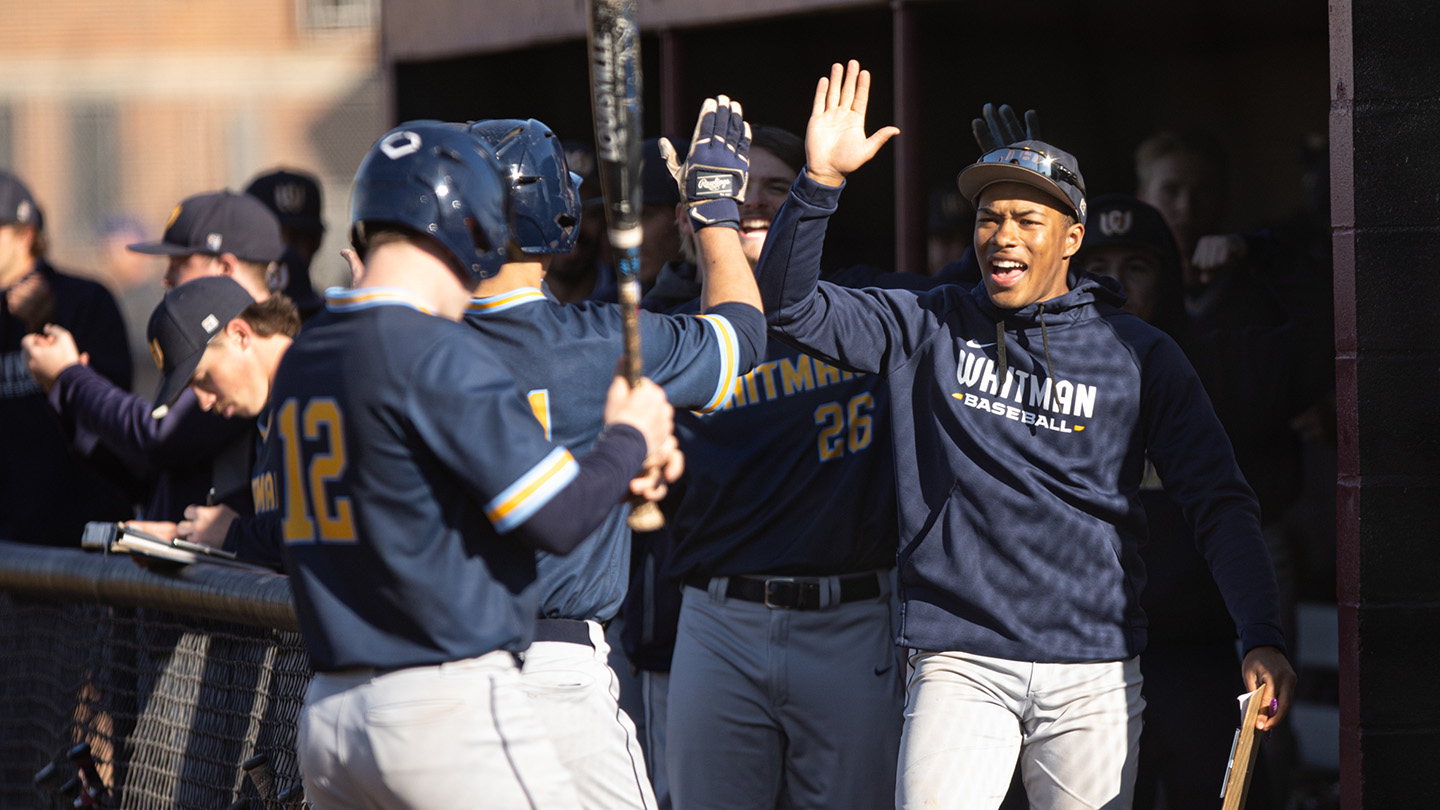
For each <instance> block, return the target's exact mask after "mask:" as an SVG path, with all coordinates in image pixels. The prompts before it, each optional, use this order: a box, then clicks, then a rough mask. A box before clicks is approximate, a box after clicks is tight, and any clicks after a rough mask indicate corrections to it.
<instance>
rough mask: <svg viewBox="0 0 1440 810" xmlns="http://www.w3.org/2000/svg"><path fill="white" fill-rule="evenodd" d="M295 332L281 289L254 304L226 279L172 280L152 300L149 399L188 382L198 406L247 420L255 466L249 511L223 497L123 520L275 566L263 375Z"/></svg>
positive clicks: (272, 465) (273, 485) (276, 532)
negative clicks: (168, 515) (155, 379)
mask: <svg viewBox="0 0 1440 810" xmlns="http://www.w3.org/2000/svg"><path fill="white" fill-rule="evenodd" d="M299 331H300V312H299V310H298V308H297V307H296V306H295V304H294V303H292V302H291V301H290V299H289V297H287V296H286V295H285V294H284V293H275V294H274V295H271V296H270V297H269V298H267V299H265V300H264V301H260V302H257V301H255V300H254V299H253V298H251V297H250V294H249V293H247V292H246V291H245V289H244V288H243V287H241V286H240V285H239V284H237V283H235V282H234V281H233V280H231V279H229V278H226V277H224V276H207V277H205V278H198V279H195V280H194V281H191V282H187V283H185V284H182V285H180V286H179V287H176V288H175V289H174V290H171V291H170V293H169V294H167V295H166V296H165V298H164V299H163V300H162V301H161V302H160V305H159V306H157V307H156V308H155V312H154V313H153V314H152V315H151V317H150V322H149V327H148V329H147V335H148V339H149V341H150V344H151V345H152V346H154V347H155V349H156V355H157V358H158V359H159V360H160V362H161V371H162V372H163V375H164V376H163V377H162V380H161V385H160V391H159V394H158V395H157V396H156V399H155V402H156V404H157V405H168V404H171V403H173V402H174V401H175V400H176V399H177V398H178V397H179V396H180V394H181V392H182V391H184V390H185V389H186V388H188V389H189V390H191V391H193V392H194V396H195V398H196V400H197V401H198V404H199V406H200V407H201V408H202V409H203V410H206V411H212V412H215V413H219V414H221V415H222V416H224V417H226V418H227V419H246V420H249V419H253V420H255V423H256V425H257V427H258V430H257V433H256V448H255V459H256V460H255V464H254V469H253V470H252V472H251V476H250V506H251V509H252V510H253V512H254V514H253V516H251V515H249V514H248V513H247V514H245V515H242V514H240V513H239V512H237V511H236V510H234V509H232V508H231V507H229V506H226V505H224V504H220V505H204V506H201V505H198V504H194V505H191V506H188V507H186V509H185V520H183V521H180V522H179V523H174V522H169V521H139V520H136V521H130V522H129V523H128V524H127V525H131V526H134V527H135V528H137V529H140V530H141V531H144V532H148V533H150V534H153V535H155V536H157V537H165V538H170V537H181V538H184V539H186V540H189V541H190V542H192V543H199V544H201V545H206V546H210V547H212V548H219V549H223V550H226V551H231V552H234V553H235V554H236V555H237V556H238V558H239V559H241V560H244V561H246V562H252V563H258V564H261V565H268V566H270V567H272V568H279V567H280V566H281V561H280V545H281V543H280V508H279V504H280V499H281V497H282V496H283V492H282V491H281V489H280V487H279V484H280V483H281V482H282V481H283V479H282V478H281V476H282V475H283V473H284V470H283V466H282V463H281V462H282V461H283V458H282V450H283V448H281V447H280V443H279V442H278V441H277V442H275V443H273V444H272V443H270V442H269V437H270V436H271V435H276V436H277V437H278V433H275V432H274V431H272V430H271V420H270V416H271V414H270V407H269V402H270V381H271V380H272V379H274V377H275V372H276V370H277V369H278V368H279V366H280V360H281V358H283V357H284V356H285V352H286V350H288V349H289V348H290V345H291V343H292V342H293V341H294V338H295V335H296V334H298V333H299Z"/></svg>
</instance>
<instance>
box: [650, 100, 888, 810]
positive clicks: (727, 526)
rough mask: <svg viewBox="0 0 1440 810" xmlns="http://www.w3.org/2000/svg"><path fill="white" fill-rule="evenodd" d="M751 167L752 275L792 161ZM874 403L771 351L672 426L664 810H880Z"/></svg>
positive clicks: (768, 149) (784, 141)
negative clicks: (723, 400) (682, 459)
mask: <svg viewBox="0 0 1440 810" xmlns="http://www.w3.org/2000/svg"><path fill="white" fill-rule="evenodd" d="M762 136H763V137H762ZM750 154H751V183H750V187H749V189H748V190H747V195H746V199H745V204H744V206H742V208H741V211H740V214H741V223H742V226H744V227H745V229H746V236H747V238H746V246H745V247H746V250H745V252H746V256H747V258H749V259H750V260H751V261H756V260H758V259H759V257H760V255H761V249H762V246H763V245H764V243H765V235H766V230H767V229H768V227H769V226H770V220H771V217H772V216H774V214H775V213H776V211H777V210H778V209H779V207H780V205H781V204H782V203H783V202H784V200H785V196H786V192H787V191H788V189H789V185H790V183H791V182H792V181H793V180H794V178H795V175H796V172H798V171H799V170H800V168H801V166H802V165H803V163H804V152H803V146H802V143H801V141H800V139H799V138H798V137H796V136H794V135H792V134H790V133H787V132H784V131H783V130H776V129H773V128H757V129H756V134H755V140H754V143H753V145H752V149H751V153H750ZM702 234H703V232H702ZM677 272H678V271H677ZM831 277H832V278H836V279H843V280H844V281H845V282H847V283H853V284H857V285H860V284H870V283H879V282H881V281H883V279H881V278H879V277H877V276H876V275H875V274H874V272H873V271H867V270H865V269H863V268H856V269H852V270H850V271H844V272H842V273H837V274H834V275H832V276H831ZM657 289H659V288H658V287H657ZM691 306H693V304H692V305H691ZM889 396H890V394H889V392H888V390H887V388H886V387H885V385H884V383H883V381H882V380H880V378H878V377H876V376H875V375H865V374H852V373H850V372H848V371H844V370H842V369H840V368H838V367H836V366H834V365H833V364H830V363H826V362H822V361H820V360H818V359H815V358H812V357H810V356H808V355H805V354H802V353H800V352H798V351H796V350H795V349H793V348H791V347H789V346H785V345H783V344H781V343H779V342H777V341H770V342H769V343H768V345H767V347H766V353H765V357H764V360H763V361H762V362H761V363H760V365H759V366H757V367H756V369H755V370H754V371H753V372H751V373H750V374H748V375H746V376H745V377H744V378H743V379H742V380H741V381H740V382H739V383H738V384H737V385H736V387H735V393H734V395H733V396H732V398H731V400H730V402H729V403H728V404H727V405H726V406H725V407H724V408H723V409H722V410H720V411H717V412H714V413H710V414H702V415H686V414H680V415H677V417H676V433H677V435H678V436H679V437H680V440H681V444H682V447H683V448H688V449H686V458H687V460H691V463H690V464H689V473H688V475H687V478H686V481H685V482H684V493H683V495H682V496H681V500H680V502H679V505H678V507H677V509H676V512H675V514H674V517H673V520H672V521H671V528H672V530H673V533H674V539H675V547H674V549H673V551H672V552H671V555H670V556H669V558H668V560H662V561H661V562H662V564H668V567H669V571H670V573H671V575H672V576H673V577H675V578H677V579H680V580H682V581H683V583H684V588H683V596H682V602H681V607H680V613H679V627H678V630H677V634H676V640H675V647H674V653H673V656H672V658H671V661H670V667H669V684H668V693H667V694H665V701H666V704H667V705H668V717H667V718H666V725H665V738H664V744H665V749H666V750H665V754H666V766H667V771H666V774H665V775H666V778H667V780H668V783H669V787H670V792H671V797H672V799H673V803H674V806H675V807H677V808H680V809H681V810H693V809H694V808H735V807H750V808H762V807H763V808H769V807H794V808H814V810H820V808H828V809H834V808H874V807H883V806H885V805H887V804H888V803H889V802H890V801H891V795H892V785H893V784H894V776H895V770H894V768H895V758H896V752H897V750H898V747H899V742H900V716H901V715H900V713H901V708H902V704H901V696H902V671H903V669H902V666H901V663H900V661H899V656H898V654H897V651H896V648H895V645H894V640H893V639H894V635H893V624H892V622H893V620H894V618H895V616H894V608H895V606H896V604H895V602H894V598H893V595H894V594H893V587H892V576H891V571H892V569H893V567H894V561H895V537H896V534H895V507H894V502H895V499H894V493H893V487H892V484H891V480H892V479H891V469H890V464H891V462H890V458H889V442H890V430H889V425H888V418H887V415H886V403H887V401H888V397H889ZM691 454H693V455H691ZM651 680H652V685H653V680H654V679H653V678H651ZM647 694H648V695H650V696H651V697H652V699H653V698H655V697H658V695H657V694H656V690H653V689H647ZM656 706H658V704H655V705H652V714H653V713H654V709H655V708H656Z"/></svg>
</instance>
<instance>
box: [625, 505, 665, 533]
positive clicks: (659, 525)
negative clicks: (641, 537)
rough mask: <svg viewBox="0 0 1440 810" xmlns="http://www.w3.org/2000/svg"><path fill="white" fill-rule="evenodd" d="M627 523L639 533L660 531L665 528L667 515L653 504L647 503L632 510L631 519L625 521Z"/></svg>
mask: <svg viewBox="0 0 1440 810" xmlns="http://www.w3.org/2000/svg"><path fill="white" fill-rule="evenodd" d="M625 523H626V524H627V525H628V526H629V527H630V528H631V529H632V530H634V531H637V532H654V531H659V530H660V529H663V528H665V513H664V512H661V511H660V507H659V506H657V505H655V504H654V503H653V502H651V501H645V502H643V503H640V504H637V505H636V506H635V508H634V509H632V510H630V517H628V518H626V519H625Z"/></svg>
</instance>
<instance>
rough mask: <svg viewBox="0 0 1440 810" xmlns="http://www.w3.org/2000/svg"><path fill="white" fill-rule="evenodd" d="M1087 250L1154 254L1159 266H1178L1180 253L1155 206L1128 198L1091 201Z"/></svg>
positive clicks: (1107, 196)
mask: <svg viewBox="0 0 1440 810" xmlns="http://www.w3.org/2000/svg"><path fill="white" fill-rule="evenodd" d="M1089 216H1090V222H1089V225H1088V226H1087V227H1086V229H1085V244H1084V246H1083V247H1082V251H1083V250H1084V249H1086V248H1092V247H1100V246H1102V245H1126V246H1132V247H1146V248H1150V249H1152V250H1154V251H1155V252H1156V253H1157V254H1159V257H1160V259H1161V261H1162V262H1166V263H1173V264H1174V266H1175V267H1179V265H1180V251H1179V248H1177V247H1176V246H1175V236H1174V234H1172V233H1171V232H1170V226H1168V225H1166V224H1165V217H1164V216H1162V215H1161V213H1160V211H1159V210H1158V209H1156V208H1155V207H1154V206H1152V205H1150V204H1148V203H1145V202H1142V201H1141V200H1139V199H1137V198H1135V197H1132V196H1130V195H1129V194H1102V195H1100V196H1099V197H1096V198H1095V199H1093V200H1090V212H1089Z"/></svg>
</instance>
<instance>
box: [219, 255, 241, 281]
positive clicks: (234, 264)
mask: <svg viewBox="0 0 1440 810" xmlns="http://www.w3.org/2000/svg"><path fill="white" fill-rule="evenodd" d="M215 259H216V260H217V261H219V262H220V274H221V275H225V276H230V277H231V278H234V277H235V276H236V275H238V274H239V273H240V260H239V259H238V258H236V256H235V254H234V253H221V254H220V255H219V256H216V257H215Z"/></svg>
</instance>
